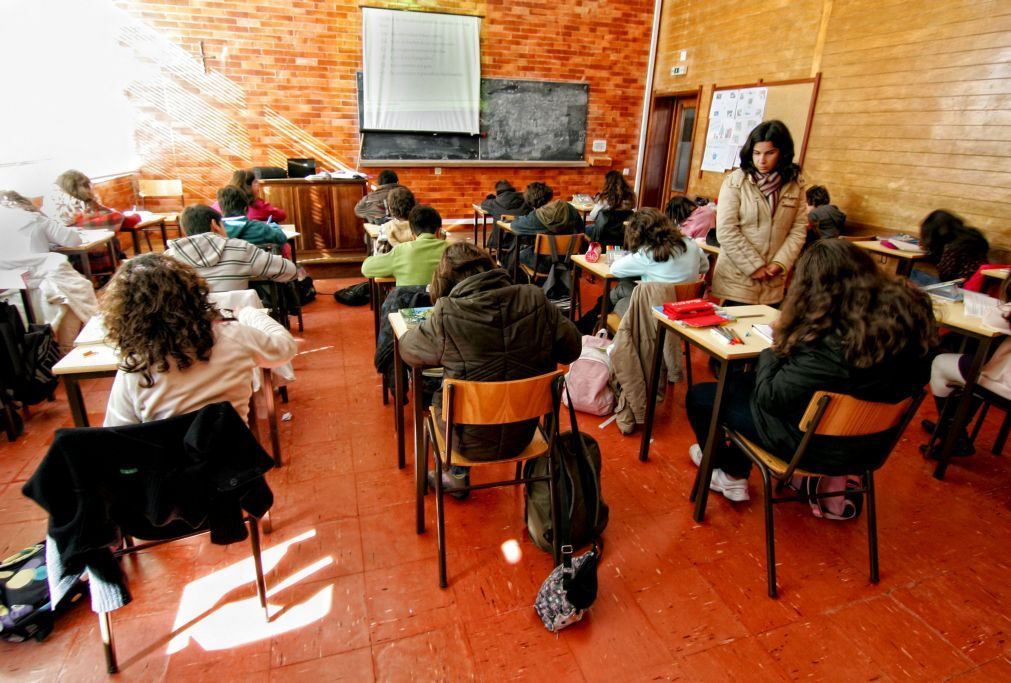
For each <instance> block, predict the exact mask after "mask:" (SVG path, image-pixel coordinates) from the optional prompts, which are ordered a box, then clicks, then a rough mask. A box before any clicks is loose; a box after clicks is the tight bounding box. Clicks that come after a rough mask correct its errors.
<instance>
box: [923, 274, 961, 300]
mask: <svg viewBox="0 0 1011 683" xmlns="http://www.w3.org/2000/svg"><path fill="white" fill-rule="evenodd" d="M962 282H963V280H962V279H961V278H959V279H958V280H949V281H948V282H937V283H935V284H932V285H926V286H924V287H920V289H922V290H923V291H924V292H926V293H927V294H929V295H930V296H936V297H937V298H938V299H944V300H945V301H961V300H962V293H963V292H964V291H965V290H963V289H961V288H959V285H960V284H962Z"/></svg>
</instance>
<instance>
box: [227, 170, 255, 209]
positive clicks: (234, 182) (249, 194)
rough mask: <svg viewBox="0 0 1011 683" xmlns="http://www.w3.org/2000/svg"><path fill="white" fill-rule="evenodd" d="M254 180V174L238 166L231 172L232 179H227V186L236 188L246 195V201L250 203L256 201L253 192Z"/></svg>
mask: <svg viewBox="0 0 1011 683" xmlns="http://www.w3.org/2000/svg"><path fill="white" fill-rule="evenodd" d="M254 180H256V174H254V173H253V172H252V171H247V170H245V169H241V168H240V169H239V170H238V171H236V172H235V173H233V174H232V179H231V180H229V181H228V187H234V188H237V189H238V190H239V191H241V192H242V194H244V195H246V202H248V203H249V204H252V203H253V202H255V201H256V194H254V193H253V181H254Z"/></svg>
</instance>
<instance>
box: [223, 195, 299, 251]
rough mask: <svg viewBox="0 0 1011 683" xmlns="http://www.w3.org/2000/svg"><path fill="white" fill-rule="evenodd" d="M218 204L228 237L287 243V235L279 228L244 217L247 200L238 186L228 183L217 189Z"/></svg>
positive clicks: (257, 242)
mask: <svg viewBox="0 0 1011 683" xmlns="http://www.w3.org/2000/svg"><path fill="white" fill-rule="evenodd" d="M218 205H219V206H220V207H221V215H222V216H224V218H223V220H222V223H223V224H224V226H225V232H226V233H228V236H229V237H232V238H235V239H239V240H246V241H247V242H249V243H250V244H257V245H259V244H277V245H281V246H285V245H287V244H288V237H287V235H285V234H284V230H281V228H279V227H277V226H276V225H271V224H270V223H264V222H263V221H254V220H250V219H249V218H247V217H246V211H247V210H248V209H249V200H248V199H247V197H246V194H245V193H244V192H243V191H242V190H240V189H239V188H237V187H232V186H231V185H229V186H227V187H223V188H221V189H220V190H218Z"/></svg>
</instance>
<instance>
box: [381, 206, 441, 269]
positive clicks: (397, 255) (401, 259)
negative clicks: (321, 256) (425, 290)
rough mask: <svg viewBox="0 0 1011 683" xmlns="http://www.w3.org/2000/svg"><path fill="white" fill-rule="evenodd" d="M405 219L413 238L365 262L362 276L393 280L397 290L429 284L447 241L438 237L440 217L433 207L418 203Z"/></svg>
mask: <svg viewBox="0 0 1011 683" xmlns="http://www.w3.org/2000/svg"><path fill="white" fill-rule="evenodd" d="M407 220H408V222H409V223H410V224H411V231H412V232H413V233H414V235H415V239H414V240H412V241H410V242H404V243H403V244H399V245H397V246H396V247H394V248H393V249H392V250H391V251H389V252H387V253H385V254H374V255H373V256H370V257H368V258H367V259H365V261H363V262H362V275H364V276H365V277H392V278H396V280H397V287H405V286H407V285H425V284H428V281H429V280H431V279H432V273H433V272H435V267H436V266H437V265H439V259H440V258H442V252H443V251H444V250H445V249H446V241H445V240H443V239H439V237H437V234H438V232H439V228H441V227H442V216H440V215H439V212H438V211H436V210H435V209H433V208H432V207H430V206H427V205H425V204H419V205H418V206H416V207H414V208H413V209H411V213H410V214H409V215H408V217H407Z"/></svg>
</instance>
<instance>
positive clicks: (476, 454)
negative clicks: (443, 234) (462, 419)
mask: <svg viewBox="0 0 1011 683" xmlns="http://www.w3.org/2000/svg"><path fill="white" fill-rule="evenodd" d="M431 294H432V302H433V303H434V306H435V308H434V309H433V310H432V312H431V314H430V315H429V316H428V318H427V319H426V320H425V321H424V322H422V323H421V324H420V325H419V326H418V327H417V328H415V329H413V330H409V331H408V332H407V333H406V334H405V335H404V336H403V338H402V339H401V340H400V355H401V357H402V358H403V359H404V360H405V361H406V362H407V363H408V364H409V365H422V366H426V367H438V366H442V367H443V368H444V369H445V376H446V377H450V378H453V379H465V380H472V381H486V382H502V381H506V380H517V379H526V378H528V377H536V376H537V375H542V374H544V373H546V372H550V371H552V370H554V369H555V367H556V366H557V364H558V363H571V362H572V361H574V360H576V358H578V357H579V353H580V351H581V350H582V341H581V339H580V335H579V331H578V330H577V329H576V326H575V325H574V324H572V322H571V321H569V320H568V319H567V318H565V317H564V316H562V314H561V312H560V311H559V310H558V308H556V307H555V306H554V305H553V304H552V303H551V302H550V301H548V299H547V297H546V296H545V295H544V292H543V291H542V290H541V288H540V287H535V286H533V285H514V284H513V283H512V279H511V278H510V277H509V274H508V273H507V272H506V271H505V270H502V269H501V268H496V267H495V264H494V263H493V262H492V260H491V257H490V256H488V253H487V252H485V251H484V250H482V249H479V248H478V247H476V246H474V245H473V244H470V243H468V242H454V243H453V244H451V245H449V247H448V248H447V249H446V251H445V252H444V253H443V255H442V259H441V260H440V262H439V268H438V270H436V272H435V274H434V275H433V276H432V286H431ZM441 405H442V392H439V393H437V394H436V395H435V399H434V408H433V410H434V412H435V415H436V421H437V424H438V425H441V428H442V429H445V423H443V422H442V411H441ZM535 428H536V422H535V421H533V422H526V421H524V422H517V423H511V424H508V425H502V426H499V425H496V426H487V427H485V426H474V425H463V426H460V427H457V429H456V432H455V434H454V436H453V445H454V446H455V448H456V450H458V451H459V452H460V453H461V454H462V455H464V456H466V457H467V458H468V459H471V460H500V459H503V458H512V457H515V456H516V455H518V454H519V453H521V452H522V451H523V449H524V448H526V446H527V444H529V443H530V440H531V439H532V438H533V435H534V429H535ZM432 476H434V475H432ZM432 476H430V477H429V479H430V480H432ZM433 481H434V480H433ZM469 484H470V477H469V471H468V470H467V468H463V467H454V468H452V472H444V473H443V486H444V487H445V489H446V490H447V491H449V492H450V493H453V492H455V493H453V495H455V496H456V497H458V498H459V497H465V496H466V493H467V492H466V491H464V490H463V489H464V487H466V486H469Z"/></svg>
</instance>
